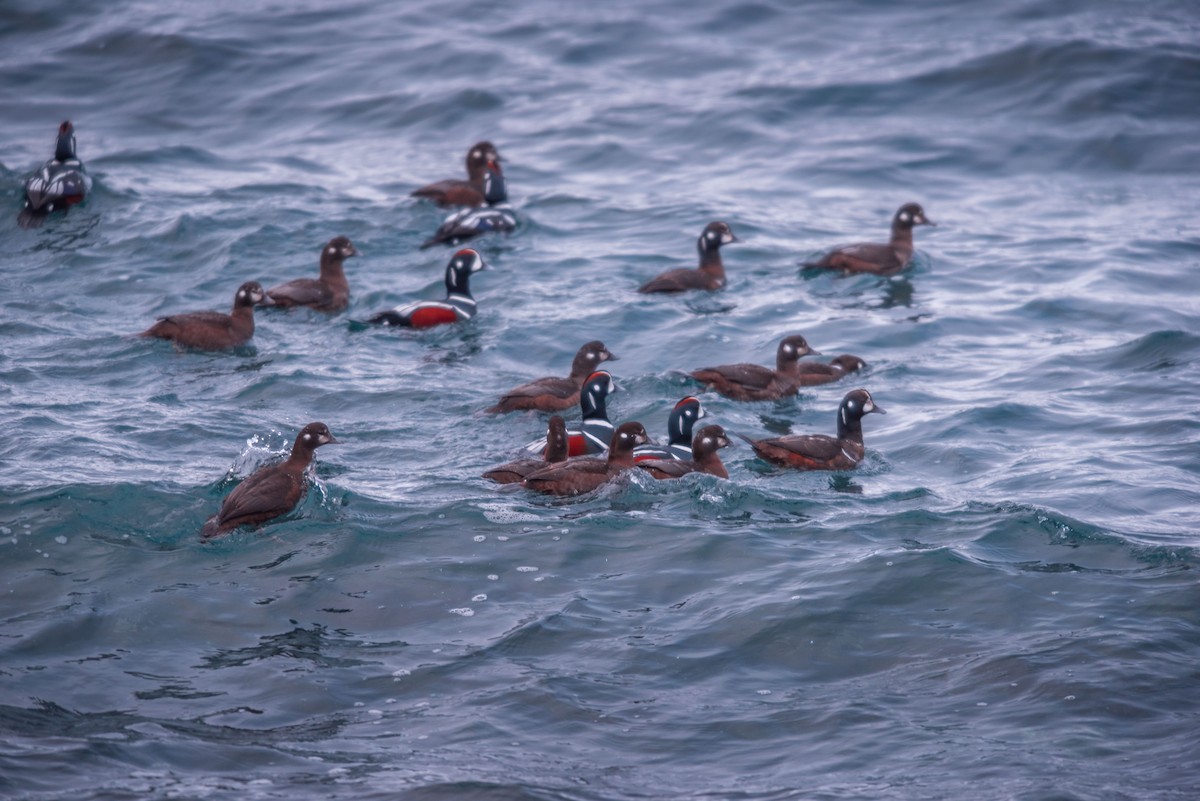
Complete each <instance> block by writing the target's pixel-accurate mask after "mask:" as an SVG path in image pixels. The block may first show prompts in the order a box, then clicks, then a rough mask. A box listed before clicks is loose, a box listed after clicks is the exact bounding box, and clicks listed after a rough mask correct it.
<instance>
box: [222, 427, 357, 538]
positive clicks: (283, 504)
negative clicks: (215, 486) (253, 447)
mask: <svg viewBox="0 0 1200 801" xmlns="http://www.w3.org/2000/svg"><path fill="white" fill-rule="evenodd" d="M332 442H337V440H336V439H334V437H333V434H331V433H330V432H329V427H328V426H326V425H325V424H324V423H309V424H308V425H306V426H305V427H304V428H302V429H300V433H299V434H297V435H296V442H295V444H294V445H292V452H291V454H290V455H289V456H288V458H287V459H285V460H284V461H282V462H278V463H276V464H272V465H267V466H266V467H260V468H259V469H257V470H255V471H254V472H253V473H251V474H250V475H249V476H247V477H246V479H245V480H244V481H242V483H241V484H238V485H237V486H236V487H234V488H233V492H231V493H229V494H228V495H226V496H225V500H224V501H222V502H221V510H220V511H219V512H217V513H216V514H215V515H213V516H212V517H210V518H209V519H208V521H207V522H206V523H205V524H204V527H203V528H202V529H200V536H201V537H202V538H203V539H206V540H207V539H212V538H213V537H218V536H220V535H222V534H228V533H229V532H230V531H233V530H234V529H235V528H237V527H238V526H253V525H256V524H258V523H265V522H266V521H268V520H271V519H272V518H275V517H279V516H280V515H283V514H287V513H288V512H290V511H292V509H294V508H295V507H296V504H298V503H299V502H300V499H301V498H303V497H304V493H305V492H306V491H307V490H308V483H307V482H306V481H305V478H304V472H305V471H306V470H307V469H308V465H309V464H310V463H311V462H312V459H313V452H314V451H316V449H317V448H319V447H321V446H322V445H328V444H329V443H332Z"/></svg>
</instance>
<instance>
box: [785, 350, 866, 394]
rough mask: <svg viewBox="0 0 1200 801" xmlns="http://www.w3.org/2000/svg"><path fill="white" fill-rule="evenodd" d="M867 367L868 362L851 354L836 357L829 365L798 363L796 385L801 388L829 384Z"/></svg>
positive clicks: (808, 362) (811, 362)
mask: <svg viewBox="0 0 1200 801" xmlns="http://www.w3.org/2000/svg"><path fill="white" fill-rule="evenodd" d="M866 366H867V363H866V362H864V361H863V360H862V359H860V358H858V357H857V356H854V355H852V354H849V353H843V354H841V355H840V356H834V357H833V358H832V359H830V360H829V364H823V363H821V362H813V361H804V362H796V384H797V385H798V386H801V387H815V386H818V385H820V384H829V383H832V382H834V381H837V380H838V379H840V378H845V377H846V376H847V375H849V374H850V373H856V372H858V371H859V370H862V369H864V368H865V367H866Z"/></svg>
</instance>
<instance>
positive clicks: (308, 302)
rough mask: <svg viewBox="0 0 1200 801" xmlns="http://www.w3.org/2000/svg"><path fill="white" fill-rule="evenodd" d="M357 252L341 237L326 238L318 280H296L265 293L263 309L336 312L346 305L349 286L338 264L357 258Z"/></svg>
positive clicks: (348, 241)
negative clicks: (274, 307) (306, 308)
mask: <svg viewBox="0 0 1200 801" xmlns="http://www.w3.org/2000/svg"><path fill="white" fill-rule="evenodd" d="M357 255H358V250H356V249H355V247H354V245H352V244H351V243H350V240H349V239H347V238H346V237H344V236H335V237H334V238H333V239H330V240H329V242H328V243H327V244H326V245H325V247H324V248H323V249H322V250H321V277H320V278H297V279H296V280H294V281H288V282H287V283H286V284H280V285H279V286H273V287H271V288H270V289H268V290H267V297H268V298H270V300H269V301H267V302H264V303H263V304H262V305H264V306H282V307H284V308H291V307H292V306H307V307H309V308H310V309H316V310H317V311H323V312H338V311H341V310H342V309H344V308H346V306H347V305H349V303H350V283H349V282H348V281H347V280H346V273H345V272H344V271H343V270H342V262H344V261H345V260H346V259H348V258H350V257H351V256H357Z"/></svg>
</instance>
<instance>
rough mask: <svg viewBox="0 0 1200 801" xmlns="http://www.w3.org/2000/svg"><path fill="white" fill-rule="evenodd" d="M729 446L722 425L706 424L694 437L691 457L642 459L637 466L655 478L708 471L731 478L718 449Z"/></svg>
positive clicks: (720, 476) (719, 476)
mask: <svg viewBox="0 0 1200 801" xmlns="http://www.w3.org/2000/svg"><path fill="white" fill-rule="evenodd" d="M726 447H729V437H727V436H725V429H723V428H721V427H720V426H705V427H704V428H702V429H700V430H699V431H698V432H696V436H695V437H693V438H692V458H691V459H650V460H646V461H640V462H638V463H637V466H638V467H640V468H641V469H642V470H645V471H646V472H647V473H649V474H650V475H652V476H654V477H655V478H660V479H662V478H680V477H681V476H686V475H687V474H688V473H708V474H709V475H713V476H717V477H718V478H729V471H728V470H726V469H725V465H724V463H722V462H721V457H720V456H719V455H717V451H718V450H720V449H721V448H726Z"/></svg>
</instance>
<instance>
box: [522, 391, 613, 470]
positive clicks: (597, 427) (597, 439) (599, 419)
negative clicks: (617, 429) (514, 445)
mask: <svg viewBox="0 0 1200 801" xmlns="http://www.w3.org/2000/svg"><path fill="white" fill-rule="evenodd" d="M618 389H620V387H618V386H617V382H616V381H614V380H613V377H612V375H611V374H610V373H609V372H608V371H607V370H597V371H596V372H594V373H592V374H591V375H590V376H588V379H587V381H585V382H584V384H583V388H582V389H581V390H580V393H579V409H580V411H581V412H582V413H583V424H582V425H581V426H580V428H579V429H578V430H574V429H572V430H569V431H567V454H568V455H569V456H584V455H588V454H594V453H603V452H604V451H606V450H607V449H608V444H609V442H611V441H612V435H613V424H612V423H610V422H609V421H608V409H607V403H606V401H607V399H608V396H609V395H611V394H612V393H614V392H616V391H617V390H618ZM545 449H546V440H545V438H544V437H543V438H542V439H535V440H534V441H533V442H530V443H529V444H528V445H526V446H525V450H527V451H530V452H531V453H535V454H538V455H541V454H543V452H544V451H545Z"/></svg>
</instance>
